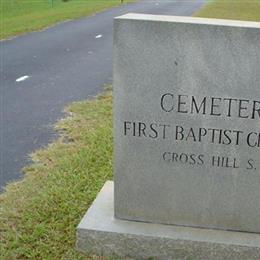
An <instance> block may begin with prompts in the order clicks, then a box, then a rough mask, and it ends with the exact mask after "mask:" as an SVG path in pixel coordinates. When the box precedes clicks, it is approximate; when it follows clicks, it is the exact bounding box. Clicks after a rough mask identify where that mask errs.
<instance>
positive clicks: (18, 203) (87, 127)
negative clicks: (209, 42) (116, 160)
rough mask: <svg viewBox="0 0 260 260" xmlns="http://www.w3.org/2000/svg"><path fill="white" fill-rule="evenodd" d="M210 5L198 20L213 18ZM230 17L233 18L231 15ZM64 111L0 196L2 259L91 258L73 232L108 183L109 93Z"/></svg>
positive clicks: (110, 167)
mask: <svg viewBox="0 0 260 260" xmlns="http://www.w3.org/2000/svg"><path fill="white" fill-rule="evenodd" d="M219 2H222V3H223V1H216V4H217V3H219ZM243 2H244V1H237V5H238V6H236V8H234V10H241V11H240V12H239V13H237V14H238V16H237V18H241V17H243V19H245V20H248V19H252V17H253V16H252V15H251V13H252V14H255V10H257V8H259V4H258V2H259V1H251V2H249V3H253V2H254V3H255V5H253V4H250V5H249V4H247V7H248V6H250V8H251V10H252V11H251V12H249V9H248V8H245V9H243V8H239V6H240V5H241V6H244V3H243ZM233 3H234V2H233ZM214 5H215V4H214V3H212V4H209V5H208V7H206V8H205V9H203V10H202V11H201V12H199V13H198V14H197V15H199V16H202V13H204V15H203V16H208V17H210V16H214V14H216V10H215V9H214V8H213V9H212V7H213V6H214ZM217 6H219V5H218V4H217ZM221 6H222V9H221V10H222V14H223V16H218V17H219V18H228V17H227V16H226V15H227V13H226V12H225V11H224V9H223V8H224V7H226V8H228V10H230V9H229V8H230V4H228V3H225V4H224V3H223V4H221ZM205 10H208V11H207V13H205V12H206V11H205ZM232 10H233V9H232ZM243 12H245V14H243ZM230 14H231V17H232V18H233V19H234V18H236V16H235V12H231V13H230ZM218 15H220V11H219V12H218ZM254 17H256V16H254ZM258 18H259V16H258ZM66 110H67V111H68V112H69V114H68V117H67V118H65V119H64V120H62V121H60V122H59V123H58V125H57V129H58V130H60V131H61V137H60V138H59V139H58V140H57V141H56V142H54V143H52V144H50V146H49V147H47V148H46V149H43V150H39V151H37V152H36V153H34V154H33V155H32V159H33V161H34V163H33V164H32V165H31V166H29V167H27V168H26V169H25V178H24V179H23V181H21V182H16V183H13V184H10V185H8V186H7V191H6V192H5V193H3V194H2V195H0V259H1V260H2V259H6V260H9V259H27V258H32V259H69V260H70V259H73V260H74V259H90V257H89V258H88V257H86V256H83V255H81V254H79V253H77V252H76V251H75V249H74V247H75V231H76V226H77V224H78V223H79V221H80V219H81V218H82V216H83V215H84V213H85V212H86V210H87V208H88V207H89V206H90V204H91V203H92V201H93V200H94V198H95V197H96V195H97V193H98V191H99V190H100V189H101V187H102V185H103V184H104V183H105V181H106V180H107V179H112V92H111V91H108V92H106V93H105V94H103V95H101V96H99V97H97V98H96V99H93V100H89V101H83V102H77V103H73V104H72V105H70V106H69V107H68V108H67V109H66ZM91 258H92V259H93V258H94V259H100V258H97V257H91Z"/></svg>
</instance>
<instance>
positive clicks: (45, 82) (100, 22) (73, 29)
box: [0, 0, 206, 189]
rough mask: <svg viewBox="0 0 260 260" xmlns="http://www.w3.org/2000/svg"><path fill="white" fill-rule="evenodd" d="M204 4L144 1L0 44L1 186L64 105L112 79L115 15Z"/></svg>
mask: <svg viewBox="0 0 260 260" xmlns="http://www.w3.org/2000/svg"><path fill="white" fill-rule="evenodd" d="M205 2H206V1H205V0H191V1H185V0H180V1H174V0H172V1H167V0H161V1H159V0H158V1H147V0H143V1H140V2H138V3H134V4H129V5H122V6H120V7H118V8H114V9H110V10H108V11H105V12H102V13H99V14H96V15H94V16H91V17H88V18H84V19H79V20H75V21H70V22H65V23H61V24H59V25H57V26H55V27H51V28H49V29H47V30H44V31H42V32H35V33H30V34H27V35H24V36H20V37H18V38H14V39H12V40H7V41H2V42H0V44H1V59H2V63H1V71H0V72H1V85H0V105H1V107H0V117H1V118H0V119H1V124H0V138H1V139H0V141H1V142H0V144H1V146H0V153H1V157H0V158H1V161H0V163H1V164H0V170H1V173H0V189H1V187H2V188H3V187H4V185H5V184H6V183H7V182H10V181H11V180H15V179H19V178H20V177H21V176H22V175H21V168H22V167H23V166H25V165H26V164H27V163H28V162H29V160H28V158H27V154H28V153H30V152H32V151H33V150H35V149H37V148H39V147H42V146H44V145H46V144H48V143H49V142H50V141H51V140H52V139H53V138H55V137H56V133H55V132H54V131H53V129H52V126H53V124H54V123H55V122H56V121H57V120H58V119H59V118H60V117H61V116H62V111H63V108H64V106H65V105H66V104H68V103H70V102H72V101H75V100H82V99H85V98H88V97H91V96H94V95H96V94H97V93H98V92H100V91H101V90H102V88H103V85H104V84H107V83H111V82H112V22H113V17H115V16H118V15H121V14H124V13H128V12H138V13H150V14H168V15H186V16H188V15H191V14H192V13H193V12H194V11H195V10H197V9H199V8H200V7H201V5H202V4H204V3H205Z"/></svg>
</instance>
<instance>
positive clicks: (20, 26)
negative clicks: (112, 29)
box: [0, 0, 130, 39]
mask: <svg viewBox="0 0 260 260" xmlns="http://www.w3.org/2000/svg"><path fill="white" fill-rule="evenodd" d="M124 2H130V0H124ZM51 3H52V0H0V16H1V20H0V32H1V33H0V39H4V38H8V37H11V36H14V35H17V34H21V33H25V32H31V31H35V30H39V29H42V28H45V27H47V26H49V25H52V24H55V23H57V22H60V21H64V20H69V19H74V18H77V17H81V16H87V15H90V14H93V13H95V12H98V11H101V10H104V9H106V8H109V7H113V6H117V5H119V4H120V3H121V1H120V0H69V1H68V2H63V1H62V0H53V6H52V4H51Z"/></svg>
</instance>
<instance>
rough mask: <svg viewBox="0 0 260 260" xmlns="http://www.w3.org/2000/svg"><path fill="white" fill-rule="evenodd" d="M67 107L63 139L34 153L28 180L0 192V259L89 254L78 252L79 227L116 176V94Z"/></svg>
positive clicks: (26, 169)
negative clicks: (113, 107) (113, 122)
mask: <svg viewBox="0 0 260 260" xmlns="http://www.w3.org/2000/svg"><path fill="white" fill-rule="evenodd" d="M66 111H67V112H68V116H67V117H66V118H65V119H63V120H61V121H60V122H58V124H57V126H56V129H57V130H58V131H60V132H61V135H60V138H59V139H58V140H57V141H55V142H54V143H52V144H50V145H49V146H48V147H46V148H45V149H42V150H39V151H37V152H35V153H34V154H32V155H31V157H32V160H33V164H32V165H30V166H29V167H27V168H25V169H24V172H25V176H24V179H23V180H22V181H19V182H14V183H12V184H9V185H8V186H7V189H6V192H5V193H3V194H1V195H0V237H1V243H0V244H1V245H0V247H1V248H0V259H27V258H32V259H89V258H88V257H85V256H82V255H81V254H80V253H78V252H76V250H75V235H76V234H75V232H76V226H77V225H78V223H79V221H80V219H81V218H82V216H83V215H84V213H85V212H86V210H87V209H88V207H89V206H90V205H91V203H92V201H93V200H94V199H95V197H96V195H97V193H98V191H99V190H100V189H101V187H102V186H103V184H104V183H105V181H106V180H108V179H112V134H111V133H112V131H111V129H112V118H111V117H112V94H111V92H107V93H106V94H103V95H100V96H98V97H97V98H95V99H92V100H89V101H83V102H78V103H73V104H71V105H70V106H69V107H68V108H67V109H66ZM92 258H93V259H101V258H95V257H92Z"/></svg>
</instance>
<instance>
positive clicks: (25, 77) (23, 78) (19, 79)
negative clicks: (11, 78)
mask: <svg viewBox="0 0 260 260" xmlns="http://www.w3.org/2000/svg"><path fill="white" fill-rule="evenodd" d="M28 78H29V76H27V75H25V76H22V77H20V78H18V79H16V80H15V81H16V82H20V81H24V80H26V79H28Z"/></svg>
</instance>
